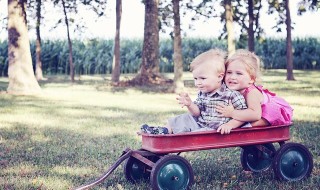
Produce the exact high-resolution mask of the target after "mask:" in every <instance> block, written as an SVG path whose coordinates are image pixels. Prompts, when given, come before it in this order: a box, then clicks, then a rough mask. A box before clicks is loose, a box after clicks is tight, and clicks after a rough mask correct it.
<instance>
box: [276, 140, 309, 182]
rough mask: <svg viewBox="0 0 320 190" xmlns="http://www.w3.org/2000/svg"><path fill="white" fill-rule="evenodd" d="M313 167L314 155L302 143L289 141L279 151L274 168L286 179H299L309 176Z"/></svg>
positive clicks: (280, 177)
mask: <svg viewBox="0 0 320 190" xmlns="http://www.w3.org/2000/svg"><path fill="white" fill-rule="evenodd" d="M312 168H313V160H312V155H311V153H310V152H309V150H308V149H307V148H306V147H305V146H304V145H302V144H298V143H287V144H284V145H283V146H281V147H280V149H279V150H278V151H277V153H276V155H275V158H274V161H273V170H274V173H275V176H276V177H277V178H278V179H280V180H284V181H298V180H301V179H303V178H305V177H309V176H310V174H311V171H312Z"/></svg>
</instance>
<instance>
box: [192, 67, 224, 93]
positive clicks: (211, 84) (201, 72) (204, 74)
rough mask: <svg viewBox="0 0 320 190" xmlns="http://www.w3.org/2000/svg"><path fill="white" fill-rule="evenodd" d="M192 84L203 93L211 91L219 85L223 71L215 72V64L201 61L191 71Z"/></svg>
mask: <svg viewBox="0 0 320 190" xmlns="http://www.w3.org/2000/svg"><path fill="white" fill-rule="evenodd" d="M192 75H193V78H194V84H195V86H196V87H197V88H198V90H199V91H201V92H203V93H212V92H214V91H216V90H217V89H218V88H220V86H221V82H222V80H223V76H224V73H220V74H218V73H217V69H216V68H215V66H213V65H210V64H206V63H203V64H201V65H199V66H198V67H196V68H195V69H194V70H193V71H192Z"/></svg>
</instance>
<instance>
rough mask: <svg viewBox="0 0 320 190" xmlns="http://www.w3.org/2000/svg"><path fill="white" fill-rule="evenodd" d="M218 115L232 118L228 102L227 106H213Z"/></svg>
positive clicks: (231, 106) (232, 109) (230, 105)
mask: <svg viewBox="0 0 320 190" xmlns="http://www.w3.org/2000/svg"><path fill="white" fill-rule="evenodd" d="M215 108H216V110H217V112H218V113H220V114H221V115H220V117H232V113H233V111H234V107H233V105H232V104H231V103H230V102H229V104H228V105H223V104H219V105H216V106H215Z"/></svg>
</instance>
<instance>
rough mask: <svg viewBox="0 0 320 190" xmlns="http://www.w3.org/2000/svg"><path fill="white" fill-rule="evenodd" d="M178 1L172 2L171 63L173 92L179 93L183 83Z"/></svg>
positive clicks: (173, 0)
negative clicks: (172, 65)
mask: <svg viewBox="0 0 320 190" xmlns="http://www.w3.org/2000/svg"><path fill="white" fill-rule="evenodd" d="M179 1H180V0H172V4H173V20H174V39H173V40H174V42H173V62H174V79H173V88H174V89H173V92H181V91H182V90H183V88H184V83H183V79H182V78H183V61H182V49H181V28H180V7H179Z"/></svg>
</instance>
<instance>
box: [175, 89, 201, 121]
mask: <svg viewBox="0 0 320 190" xmlns="http://www.w3.org/2000/svg"><path fill="white" fill-rule="evenodd" d="M177 100H178V102H179V104H180V105H182V107H184V106H186V107H187V108H188V111H189V112H190V114H191V115H192V116H195V117H198V116H199V115H200V109H199V107H198V105H197V104H195V103H194V102H192V100H191V98H190V96H189V94H187V93H180V94H179V96H178V97H177Z"/></svg>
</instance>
